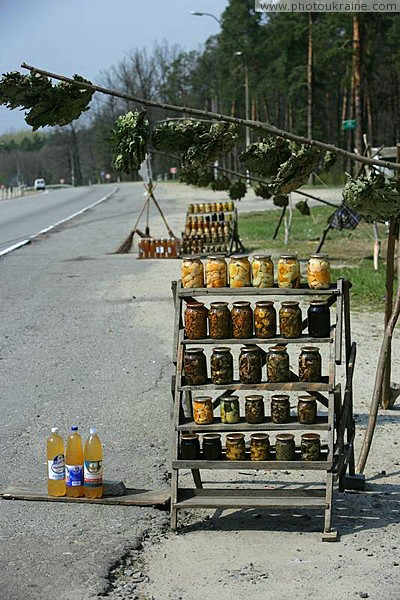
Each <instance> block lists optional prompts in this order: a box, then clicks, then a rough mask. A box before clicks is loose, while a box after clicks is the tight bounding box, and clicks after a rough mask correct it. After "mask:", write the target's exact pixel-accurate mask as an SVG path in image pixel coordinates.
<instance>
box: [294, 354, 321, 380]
mask: <svg viewBox="0 0 400 600" xmlns="http://www.w3.org/2000/svg"><path fill="white" fill-rule="evenodd" d="M321 362H322V361H321V355H320V353H319V348H316V347H315V346H305V347H304V348H302V349H301V353H300V356H299V380H300V381H314V382H315V381H321Z"/></svg>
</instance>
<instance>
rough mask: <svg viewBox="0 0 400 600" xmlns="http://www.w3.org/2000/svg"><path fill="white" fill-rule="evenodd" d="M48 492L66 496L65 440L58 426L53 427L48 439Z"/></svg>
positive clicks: (51, 494) (50, 494)
mask: <svg viewBox="0 0 400 600" xmlns="http://www.w3.org/2000/svg"><path fill="white" fill-rule="evenodd" d="M47 493H48V495H49V496H65V456H64V440H63V439H62V437H61V435H59V433H58V427H52V428H51V434H50V436H49V437H48V439H47Z"/></svg>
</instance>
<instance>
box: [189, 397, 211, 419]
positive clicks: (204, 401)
mask: <svg viewBox="0 0 400 600" xmlns="http://www.w3.org/2000/svg"><path fill="white" fill-rule="evenodd" d="M193 418H194V422H195V423H197V425H209V424H210V423H212V422H213V405H212V398H211V397H210V396H199V397H198V398H194V399H193Z"/></svg>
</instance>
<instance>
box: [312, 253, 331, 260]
mask: <svg viewBox="0 0 400 600" xmlns="http://www.w3.org/2000/svg"><path fill="white" fill-rule="evenodd" d="M310 258H323V259H325V260H326V259H327V258H328V254H327V253H326V252H320V253H316V254H310Z"/></svg>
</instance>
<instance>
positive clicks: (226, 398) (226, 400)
mask: <svg viewBox="0 0 400 600" xmlns="http://www.w3.org/2000/svg"><path fill="white" fill-rule="evenodd" d="M231 400H233V402H236V400H239V396H224V397H223V398H221V399H220V402H231Z"/></svg>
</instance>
